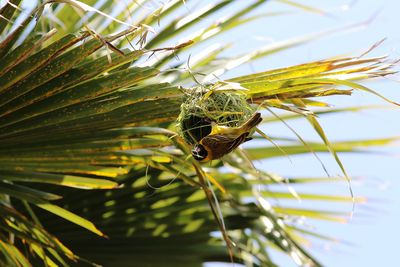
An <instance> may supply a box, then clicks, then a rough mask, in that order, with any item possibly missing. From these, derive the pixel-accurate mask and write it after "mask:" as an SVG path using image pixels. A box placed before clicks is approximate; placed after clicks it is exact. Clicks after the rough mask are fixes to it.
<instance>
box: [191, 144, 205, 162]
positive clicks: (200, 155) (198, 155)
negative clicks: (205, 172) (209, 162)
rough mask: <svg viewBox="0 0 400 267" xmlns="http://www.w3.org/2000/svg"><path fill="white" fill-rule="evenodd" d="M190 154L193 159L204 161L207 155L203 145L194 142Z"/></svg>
mask: <svg viewBox="0 0 400 267" xmlns="http://www.w3.org/2000/svg"><path fill="white" fill-rule="evenodd" d="M192 156H193V158H194V159H195V160H198V161H204V160H205V159H206V158H207V156H208V152H207V150H206V149H205V148H204V146H203V145H201V144H196V145H194V147H193V149H192Z"/></svg>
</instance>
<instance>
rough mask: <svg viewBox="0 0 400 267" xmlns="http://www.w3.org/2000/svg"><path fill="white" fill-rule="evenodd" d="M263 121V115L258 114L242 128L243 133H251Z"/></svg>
mask: <svg viewBox="0 0 400 267" xmlns="http://www.w3.org/2000/svg"><path fill="white" fill-rule="evenodd" d="M261 121H262V118H261V113H260V112H256V113H254V114H253V116H251V118H250V119H248V120H247V121H246V122H245V123H244V124H243V125H242V126H241V127H240V128H242V130H243V132H249V131H250V130H251V129H253V128H254V127H256V126H257V125H258V124H259V123H260V122H261Z"/></svg>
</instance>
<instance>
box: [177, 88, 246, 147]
mask: <svg viewBox="0 0 400 267" xmlns="http://www.w3.org/2000/svg"><path fill="white" fill-rule="evenodd" d="M253 113H254V111H253V109H252V108H251V107H250V105H249V104H248V102H247V100H246V95H245V93H244V92H243V91H240V90H234V89H233V90H212V89H206V88H204V87H196V88H193V89H190V90H188V91H187V92H186V93H185V99H184V101H183V103H182V105H181V113H180V115H179V117H178V120H177V128H178V133H179V134H180V135H181V136H182V137H183V138H184V139H185V141H186V142H187V143H188V144H192V145H193V144H196V143H198V142H199V141H200V140H201V139H202V138H203V137H205V136H207V135H208V134H210V132H211V122H212V121H213V122H216V123H217V124H218V125H223V126H229V127H238V126H240V125H242V124H243V123H244V122H245V121H246V120H247V119H248V118H249V117H251V116H252V114H253Z"/></svg>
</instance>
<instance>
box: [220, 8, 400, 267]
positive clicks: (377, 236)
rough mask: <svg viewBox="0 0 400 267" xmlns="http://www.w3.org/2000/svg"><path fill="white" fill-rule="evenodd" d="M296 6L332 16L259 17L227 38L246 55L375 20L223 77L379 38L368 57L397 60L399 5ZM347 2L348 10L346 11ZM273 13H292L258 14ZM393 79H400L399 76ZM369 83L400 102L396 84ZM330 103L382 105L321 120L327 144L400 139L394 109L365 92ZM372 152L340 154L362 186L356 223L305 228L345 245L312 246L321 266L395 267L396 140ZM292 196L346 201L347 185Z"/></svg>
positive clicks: (299, 167) (302, 169)
mask: <svg viewBox="0 0 400 267" xmlns="http://www.w3.org/2000/svg"><path fill="white" fill-rule="evenodd" d="M299 2H300V1H299ZM351 2H352V3H351ZM302 3H304V4H307V5H310V6H314V7H318V8H321V9H324V10H326V11H327V12H328V13H329V14H330V15H329V16H320V15H316V14H310V13H304V12H297V11H296V12H295V13H293V14H288V15H285V16H279V17H272V18H266V19H262V20H260V21H257V24H253V26H252V27H245V28H243V29H242V30H239V31H236V32H235V33H234V34H233V35H235V36H236V37H235V36H230V37H231V38H232V39H233V40H235V41H234V44H235V46H236V47H237V48H238V49H246V50H249V49H253V48H256V47H259V46H262V45H265V44H267V43H269V42H273V41H279V40H284V39H287V38H292V37H294V36H301V35H304V34H308V33H315V32H320V31H324V30H327V29H332V28H338V27H345V26H347V25H353V24H355V23H359V22H366V21H368V20H370V19H372V18H373V19H372V21H370V22H369V23H368V25H365V26H364V27H359V28H357V29H352V30H348V31H342V32H341V33H339V34H335V35H332V36H330V37H326V38H322V39H320V40H316V41H313V42H311V43H308V44H306V45H303V46H299V47H296V48H293V49H290V50H287V51H284V52H281V53H279V54H276V55H273V56H270V57H267V58H265V59H262V60H259V61H257V62H255V63H253V64H251V65H248V66H245V67H242V68H240V69H237V70H233V71H232V72H231V73H230V74H229V76H235V75H241V74H243V73H244V72H246V73H247V72H254V71H262V70H265V69H270V68H275V67H282V66H288V65H294V64H299V63H304V62H307V61H311V60H316V59H324V58H327V57H332V56H336V55H359V54H360V53H361V52H362V51H365V50H366V49H368V48H369V47H370V46H371V45H372V44H374V43H375V42H377V41H379V40H381V39H382V38H387V40H386V41H385V42H384V44H383V45H382V46H380V47H379V48H377V49H376V50H375V51H373V52H372V54H371V55H373V56H376V55H386V54H389V55H390V57H392V58H399V57H400V52H399V49H400V35H399V29H398V26H399V25H400V16H399V14H398V10H400V1H396V0H383V1H374V0H363V1H342V0H336V1H333V0H327V1H316V0H308V1H302ZM349 3H350V4H352V5H347V4H349ZM279 10H293V9H291V8H287V7H284V6H282V4H278V3H274V2H272V1H271V3H270V4H267V5H265V6H263V10H262V11H263V12H270V11H271V12H272V11H279ZM243 37H245V38H243ZM393 78H394V79H397V80H400V79H399V77H398V76H397V77H396V76H394V77H393ZM367 85H368V86H369V87H371V88H374V89H375V90H377V91H379V92H380V93H382V94H384V95H385V96H388V97H389V98H391V99H393V100H395V101H398V102H400V83H399V82H398V81H389V80H381V81H373V82H369V83H367ZM330 103H332V104H333V105H334V106H336V107H342V106H349V105H368V104H376V105H385V106H386V107H387V108H385V109H374V110H368V111H363V112H360V113H357V114H355V113H343V114H341V115H329V116H325V117H322V118H321V119H320V123H321V124H322V125H323V127H324V129H325V131H326V133H327V135H328V137H329V138H330V140H332V141H335V140H352V139H357V138H365V139H368V138H376V137H390V136H400V124H399V118H400V108H396V107H394V106H391V105H388V104H386V103H384V102H383V101H382V100H380V99H377V98H376V97H374V96H371V95H369V94H367V93H359V92H356V93H354V95H353V97H332V98H331V99H330ZM289 123H290V125H291V126H292V127H294V128H295V129H296V130H297V131H298V132H299V133H301V135H302V136H303V137H304V138H305V139H309V140H318V137H317V136H316V134H315V133H314V131H313V129H312V128H311V127H310V126H309V125H308V124H307V123H306V122H305V121H302V120H298V121H290V122H289ZM263 130H264V131H265V132H266V133H268V134H270V135H279V134H281V135H285V136H291V133H290V132H289V131H288V130H287V129H286V128H285V127H284V126H283V125H282V124H279V123H277V124H273V125H270V124H268V125H267V126H266V127H265V128H263ZM373 150H374V151H377V150H378V151H379V152H380V153H375V154H368V155H360V154H342V155H340V156H341V159H342V161H343V163H344V165H345V167H346V169H347V171H348V173H349V174H350V175H351V176H355V177H361V180H360V181H354V182H353V190H354V192H355V194H356V195H357V196H367V197H368V198H369V202H368V203H367V204H366V205H360V206H357V207H356V211H355V215H354V218H353V220H352V221H351V222H350V223H349V224H336V223H329V222H315V221H310V224H311V225H313V226H315V227H316V228H315V229H316V230H318V231H319V232H321V233H325V234H329V235H330V236H334V237H336V238H338V239H343V240H345V241H348V242H349V243H351V244H347V242H343V243H341V244H336V243H330V244H329V243H326V244H324V243H317V246H315V247H314V248H313V249H312V250H311V251H312V253H313V254H314V255H315V256H316V257H317V258H318V259H320V261H321V262H322V263H324V265H325V266H341V267H347V266H349V267H350V266H352V267H353V266H356V267H358V266H363V267H369V266H371V267H373V266H395V265H396V264H395V263H396V262H397V261H398V257H397V253H398V245H397V242H398V240H399V238H400V231H399V229H398V226H399V225H400V208H399V207H400V196H399V193H400V188H399V186H400V177H399V176H400V164H399V159H400V157H399V155H400V153H399V151H398V150H399V142H397V143H396V144H395V145H393V146H390V147H386V148H384V149H373ZM382 152H383V153H382ZM384 153H386V155H384ZM388 154H390V155H388ZM321 158H322V160H323V161H324V163H325V164H326V166H327V167H328V169H329V172H330V173H331V174H333V175H335V174H340V170H339V169H338V167H337V165H336V164H335V162H334V161H333V160H332V158H331V156H329V155H322V156H321ZM260 165H261V164H259V166H260ZM262 165H263V168H265V169H266V170H268V171H271V172H276V173H279V174H282V175H289V176H292V175H296V176H318V175H324V172H323V170H322V169H321V167H320V165H319V164H318V162H317V161H316V160H315V158H313V157H312V156H294V157H292V163H290V162H289V161H288V160H287V159H285V158H279V159H273V160H268V161H266V162H264V163H263V164H262ZM298 190H299V191H300V190H301V191H302V192H318V191H320V192H324V193H327V194H329V193H331V194H340V195H348V191H347V187H346V185H345V184H343V185H342V186H334V185H328V186H327V185H321V186H313V187H312V188H305V187H304V186H303V187H301V188H300V187H299V188H298ZM314 205H315V206H313V208H317V209H318V208H321V209H324V208H326V209H334V210H335V209H338V208H340V209H342V210H344V211H348V210H349V209H351V207H349V206H342V205H341V206H340V207H339V206H337V205H335V204H333V205H332V204H329V203H328V204H326V203H323V204H322V203H314ZM274 258H275V259H277V262H280V263H282V266H289V267H290V266H295V265H294V264H293V263H292V262H291V260H290V259H288V258H287V257H286V256H282V255H280V254H274ZM217 266H222V265H217ZM227 266H230V265H227Z"/></svg>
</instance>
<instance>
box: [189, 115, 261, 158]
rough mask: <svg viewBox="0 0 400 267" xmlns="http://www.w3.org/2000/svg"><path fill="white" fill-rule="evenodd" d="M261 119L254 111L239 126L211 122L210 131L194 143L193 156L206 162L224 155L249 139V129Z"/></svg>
mask: <svg viewBox="0 0 400 267" xmlns="http://www.w3.org/2000/svg"><path fill="white" fill-rule="evenodd" d="M261 121H262V118H261V113H259V112H256V113H254V114H253V115H252V116H251V117H250V118H249V119H248V120H247V121H246V122H245V123H243V125H241V126H239V127H226V126H219V125H217V124H216V123H215V122H213V123H212V130H211V133H210V134H209V135H207V136H205V137H203V138H202V139H201V140H200V141H199V142H198V143H197V144H195V145H194V147H193V149H192V156H193V158H194V159H196V160H197V161H200V162H207V161H210V160H214V159H219V158H221V157H223V156H225V155H226V154H228V153H230V152H232V151H233V150H234V149H236V148H237V147H238V146H239V145H240V144H242V143H244V142H247V141H250V140H251V139H252V138H251V137H249V134H250V132H251V130H252V129H253V128H254V127H256V126H257V125H258V124H259V123H260V122H261Z"/></svg>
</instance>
